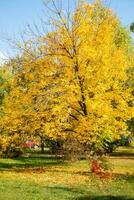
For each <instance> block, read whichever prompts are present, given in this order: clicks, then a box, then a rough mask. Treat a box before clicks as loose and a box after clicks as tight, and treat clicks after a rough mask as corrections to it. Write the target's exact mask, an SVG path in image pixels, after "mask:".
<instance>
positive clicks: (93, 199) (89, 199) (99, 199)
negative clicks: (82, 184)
mask: <svg viewBox="0 0 134 200" xmlns="http://www.w3.org/2000/svg"><path fill="white" fill-rule="evenodd" d="M76 200H134V198H131V197H126V196H111V195H109V196H91V195H89V196H83V197H79V198H76Z"/></svg>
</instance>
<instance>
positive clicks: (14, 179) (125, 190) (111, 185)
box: [0, 147, 134, 200]
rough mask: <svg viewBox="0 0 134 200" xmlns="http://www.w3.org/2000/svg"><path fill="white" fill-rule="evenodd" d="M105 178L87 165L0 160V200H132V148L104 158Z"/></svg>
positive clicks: (52, 159) (48, 158)
mask: <svg viewBox="0 0 134 200" xmlns="http://www.w3.org/2000/svg"><path fill="white" fill-rule="evenodd" d="M107 160H108V165H109V167H110V173H108V174H107V176H104V175H95V174H93V173H91V172H90V162H89V161H85V160H81V161H77V162H67V161H62V159H60V158H56V157H52V156H45V157H44V156H43V157H41V155H38V154H30V156H29V157H20V158H14V159H7V158H5V159H0V200H114V199H116V200H132V199H134V148H126V147H124V148H122V147H121V148H119V149H118V150H117V151H116V152H114V153H113V154H112V155H111V156H109V157H108V158H107Z"/></svg>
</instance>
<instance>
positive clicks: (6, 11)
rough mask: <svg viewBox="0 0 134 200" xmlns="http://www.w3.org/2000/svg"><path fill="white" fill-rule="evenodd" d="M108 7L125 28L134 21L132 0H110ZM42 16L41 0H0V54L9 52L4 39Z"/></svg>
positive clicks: (133, 1)
mask: <svg viewBox="0 0 134 200" xmlns="http://www.w3.org/2000/svg"><path fill="white" fill-rule="evenodd" d="M67 1H68V0H63V2H64V3H65V4H66V2H67ZM107 1H110V0H107ZM70 2H71V1H70ZM89 2H93V0H89ZM110 7H111V8H112V9H113V10H114V11H115V12H116V14H117V16H118V17H119V18H120V20H121V21H122V23H123V24H124V25H125V26H129V25H130V24H131V22H133V21H134V0H111V3H110ZM43 15H44V17H45V13H44V14H43V4H42V0H0V52H7V51H10V50H9V47H8V45H7V44H6V41H4V38H7V37H8V38H13V37H15V38H17V37H18V36H19V35H20V33H21V32H22V31H23V30H24V29H25V27H26V25H27V24H33V23H34V22H35V23H36V24H39V17H40V16H43Z"/></svg>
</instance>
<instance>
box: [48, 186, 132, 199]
mask: <svg viewBox="0 0 134 200" xmlns="http://www.w3.org/2000/svg"><path fill="white" fill-rule="evenodd" d="M47 190H48V191H49V190H50V191H51V194H53V193H54V194H56V193H57V194H59V193H62V192H67V193H70V194H73V195H76V196H77V197H74V198H73V200H134V198H133V197H129V196H123V195H120V196H117V195H116V196H114V195H94V194H88V195H85V193H86V191H83V190H81V189H80V188H79V189H78V188H67V187H57V186H56V187H47Z"/></svg>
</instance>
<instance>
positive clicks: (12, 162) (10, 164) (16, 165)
mask: <svg viewBox="0 0 134 200" xmlns="http://www.w3.org/2000/svg"><path fill="white" fill-rule="evenodd" d="M57 165H65V162H64V161H63V160H62V159H61V158H51V157H46V158H39V157H31V158H24V157H19V158H13V159H1V160H0V171H6V170H16V171H17V170H21V169H28V168H33V169H36V168H37V169H38V168H41V167H49V166H57Z"/></svg>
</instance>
